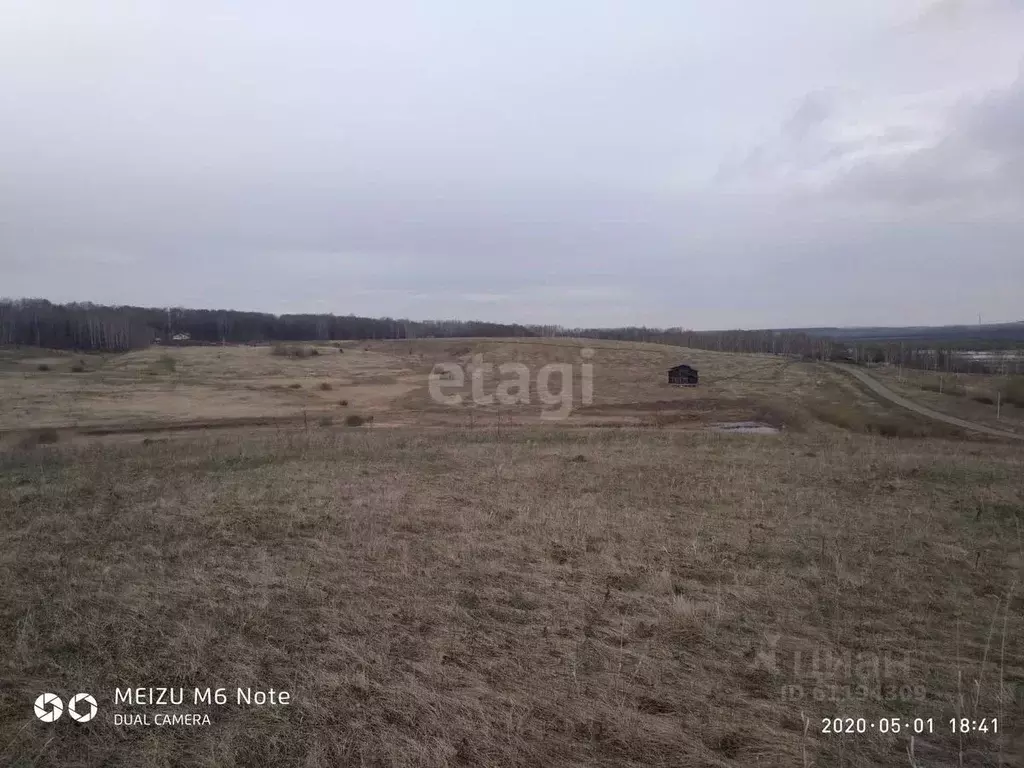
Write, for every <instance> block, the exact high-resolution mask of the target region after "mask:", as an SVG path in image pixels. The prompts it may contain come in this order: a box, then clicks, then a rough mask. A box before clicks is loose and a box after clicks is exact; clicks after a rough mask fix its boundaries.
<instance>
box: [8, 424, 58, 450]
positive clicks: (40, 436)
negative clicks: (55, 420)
mask: <svg viewBox="0 0 1024 768" xmlns="http://www.w3.org/2000/svg"><path fill="white" fill-rule="evenodd" d="M59 441H60V433H59V432H58V431H57V430H56V429H53V428H52V427H43V428H42V429H37V430H34V431H32V432H31V433H29V434H27V435H25V436H24V437H22V438H21V439H20V440H19V441H18V443H17V446H18V448H21V449H23V450H28V449H31V448H35V447H36V446H37V445H53V444H54V443H57V442H59Z"/></svg>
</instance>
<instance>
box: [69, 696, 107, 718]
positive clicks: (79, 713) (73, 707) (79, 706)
mask: <svg viewBox="0 0 1024 768" xmlns="http://www.w3.org/2000/svg"><path fill="white" fill-rule="evenodd" d="M97 709H99V705H98V704H96V699H95V698H93V696H92V694H89V693H76V694H75V695H74V696H72V697H71V701H69V702H68V714H69V715H71V719H72V720H74V721H76V722H79V723H88V722H89V721H90V720H92V719H93V718H94V717H96V710H97ZM83 710H86V711H83Z"/></svg>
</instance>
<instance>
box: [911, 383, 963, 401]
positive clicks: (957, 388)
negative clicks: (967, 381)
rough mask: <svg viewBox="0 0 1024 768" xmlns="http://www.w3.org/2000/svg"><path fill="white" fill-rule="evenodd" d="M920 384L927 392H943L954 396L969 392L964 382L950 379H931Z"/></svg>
mask: <svg viewBox="0 0 1024 768" xmlns="http://www.w3.org/2000/svg"><path fill="white" fill-rule="evenodd" d="M918 386H919V387H920V388H921V389H923V390H925V391H926V392H941V393H942V394H944V395H951V396H952V397H963V396H965V395H966V394H967V390H966V389H964V386H963V385H962V384H960V383H958V382H956V381H954V380H950V379H941V380H940V379H929V380H927V381H922V382H921V383H920V384H918Z"/></svg>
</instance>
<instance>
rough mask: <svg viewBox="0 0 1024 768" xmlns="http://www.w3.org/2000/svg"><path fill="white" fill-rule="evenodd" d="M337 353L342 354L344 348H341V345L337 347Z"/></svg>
mask: <svg viewBox="0 0 1024 768" xmlns="http://www.w3.org/2000/svg"><path fill="white" fill-rule="evenodd" d="M338 354H341V355H344V354H345V350H344V349H342V348H341V347H338Z"/></svg>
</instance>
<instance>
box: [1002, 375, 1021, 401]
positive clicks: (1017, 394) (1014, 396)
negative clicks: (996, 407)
mask: <svg viewBox="0 0 1024 768" xmlns="http://www.w3.org/2000/svg"><path fill="white" fill-rule="evenodd" d="M1000 393H1001V394H1002V398H1003V402H1004V403H1009V404H1010V405H1017V406H1020V407H1022V408H1024V376H1014V377H1013V378H1012V379H1010V380H1009V381H1008V382H1006V384H1004V385H1003V386H1002V388H1001V389H1000Z"/></svg>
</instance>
